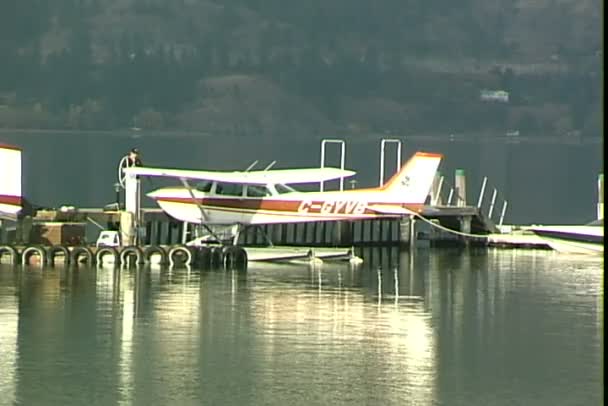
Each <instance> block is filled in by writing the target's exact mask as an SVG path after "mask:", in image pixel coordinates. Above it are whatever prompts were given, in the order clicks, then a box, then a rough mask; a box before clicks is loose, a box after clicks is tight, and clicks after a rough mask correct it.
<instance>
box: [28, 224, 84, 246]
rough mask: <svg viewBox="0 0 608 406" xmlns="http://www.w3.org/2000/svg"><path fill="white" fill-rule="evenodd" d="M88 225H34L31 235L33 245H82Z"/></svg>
mask: <svg viewBox="0 0 608 406" xmlns="http://www.w3.org/2000/svg"><path fill="white" fill-rule="evenodd" d="M85 226H86V223H69V222H40V223H34V224H33V226H32V231H31V234H30V242H31V243H32V244H42V245H81V244H83V243H84V241H85V231H86V230H85V229H86V227H85Z"/></svg>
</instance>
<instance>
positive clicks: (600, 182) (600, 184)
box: [597, 173, 604, 220]
mask: <svg viewBox="0 0 608 406" xmlns="http://www.w3.org/2000/svg"><path fill="white" fill-rule="evenodd" d="M603 218H604V174H603V173H600V174H599V175H598V177H597V219H598V220H602V219H603Z"/></svg>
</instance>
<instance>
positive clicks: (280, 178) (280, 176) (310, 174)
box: [124, 166, 355, 185]
mask: <svg viewBox="0 0 608 406" xmlns="http://www.w3.org/2000/svg"><path fill="white" fill-rule="evenodd" d="M124 171H125V173H126V174H132V175H139V176H160V177H166V178H176V179H182V178H185V179H199V180H209V181H218V182H228V183H246V184H252V185H265V184H268V183H271V184H277V183H280V184H286V185H288V184H296V183H316V182H325V181H328V180H332V179H339V178H346V177H349V176H352V175H354V174H355V172H354V171H349V170H343V169H339V168H330V167H326V168H298V169H273V170H266V171H248V172H245V171H234V172H228V171H196V170H189V169H169V168H151V167H144V166H133V167H129V168H125V170H124Z"/></svg>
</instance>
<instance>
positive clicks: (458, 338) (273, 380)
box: [0, 250, 604, 406]
mask: <svg viewBox="0 0 608 406" xmlns="http://www.w3.org/2000/svg"><path fill="white" fill-rule="evenodd" d="M363 254H364V257H365V258H366V263H364V264H363V265H362V266H359V267H352V266H350V265H348V264H346V263H337V264H336V263H333V264H332V263H325V264H323V265H321V266H315V267H312V266H310V265H307V264H301V265H285V264H283V265H255V264H254V265H250V267H249V269H248V270H247V271H246V272H234V271H219V270H216V271H199V270H196V269H190V270H188V269H173V270H169V269H164V268H163V269H156V268H152V269H149V268H148V269H146V268H142V269H122V270H119V269H113V268H105V267H104V268H98V269H87V268H78V269H74V268H69V269H66V268H61V267H57V268H45V269H40V268H36V267H28V268H21V267H16V268H13V267H10V266H7V265H2V266H0V404H1V405H66V406H67V405H88V406H91V405H116V404H118V405H169V404H175V405H201V404H205V405H245V404H250V405H337V404H358V405H391V404H392V405H484V406H485V405H599V404H602V403H603V350H604V349H603V317H604V313H603V297H604V291H603V268H604V263H603V258H587V257H580V256H572V257H570V256H562V255H559V254H555V253H553V252H550V251H520V250H503V251H501V250H490V251H475V250H471V251H463V250H418V251H417V252H415V253H414V254H413V255H411V254H408V253H399V252H397V251H395V250H368V251H367V252H364V253H363Z"/></svg>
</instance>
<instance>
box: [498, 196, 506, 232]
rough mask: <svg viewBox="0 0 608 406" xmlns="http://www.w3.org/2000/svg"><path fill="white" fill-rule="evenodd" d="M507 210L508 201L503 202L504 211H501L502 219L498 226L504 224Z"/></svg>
mask: <svg viewBox="0 0 608 406" xmlns="http://www.w3.org/2000/svg"><path fill="white" fill-rule="evenodd" d="M506 211H507V201H506V200H505V202H504V203H503V204H502V212H501V213H500V220H499V221H498V226H502V221H503V220H504V218H505V213H506Z"/></svg>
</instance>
